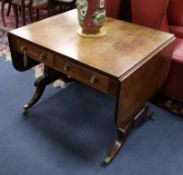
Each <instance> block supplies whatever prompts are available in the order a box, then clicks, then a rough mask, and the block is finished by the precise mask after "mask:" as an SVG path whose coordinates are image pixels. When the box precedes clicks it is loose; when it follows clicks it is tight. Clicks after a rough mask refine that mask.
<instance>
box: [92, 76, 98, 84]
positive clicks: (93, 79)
mask: <svg viewBox="0 0 183 175" xmlns="http://www.w3.org/2000/svg"><path fill="white" fill-rule="evenodd" d="M96 82H97V77H96V76H92V77H91V78H90V83H92V84H94V83H96Z"/></svg>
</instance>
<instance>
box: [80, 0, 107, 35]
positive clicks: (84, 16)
mask: <svg viewBox="0 0 183 175" xmlns="http://www.w3.org/2000/svg"><path fill="white" fill-rule="evenodd" d="M77 9H78V19H79V24H80V26H81V28H82V33H83V34H97V33H99V32H100V29H101V27H102V26H103V24H104V21H105V17H106V10H105V0H77Z"/></svg>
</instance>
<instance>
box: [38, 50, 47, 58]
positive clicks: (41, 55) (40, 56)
mask: <svg viewBox="0 0 183 175" xmlns="http://www.w3.org/2000/svg"><path fill="white" fill-rule="evenodd" d="M45 57H46V53H45V51H42V52H41V54H40V55H39V59H40V60H43V59H44V58H45Z"/></svg>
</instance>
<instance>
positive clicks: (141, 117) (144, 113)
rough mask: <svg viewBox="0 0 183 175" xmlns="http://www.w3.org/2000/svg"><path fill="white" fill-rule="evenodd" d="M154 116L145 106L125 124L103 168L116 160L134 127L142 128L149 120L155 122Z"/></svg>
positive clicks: (119, 129)
mask: <svg viewBox="0 0 183 175" xmlns="http://www.w3.org/2000/svg"><path fill="white" fill-rule="evenodd" d="M152 115H153V112H151V111H150V110H149V106H145V107H144V108H143V109H142V110H141V111H140V112H139V113H138V114H137V115H136V116H135V117H134V118H132V120H130V121H129V122H127V123H126V124H124V126H123V127H120V128H118V130H117V139H116V141H115V143H114V145H113V147H112V149H111V151H110V152H109V154H108V156H107V157H106V158H105V159H104V161H103V163H102V166H107V165H108V164H109V163H110V162H111V161H112V160H113V159H114V158H115V156H116V155H117V153H118V151H119V150H120V148H121V147H122V146H123V144H124V142H125V140H126V138H127V135H128V133H129V132H130V130H131V129H132V128H133V127H136V126H140V125H141V124H143V123H144V122H145V121H146V120H148V119H150V120H153V118H152Z"/></svg>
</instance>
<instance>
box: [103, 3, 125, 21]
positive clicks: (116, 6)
mask: <svg viewBox="0 0 183 175" xmlns="http://www.w3.org/2000/svg"><path fill="white" fill-rule="evenodd" d="M121 3H122V0H105V6H106V10H107V16H109V17H113V18H118V17H119V15H120V8H121Z"/></svg>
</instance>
